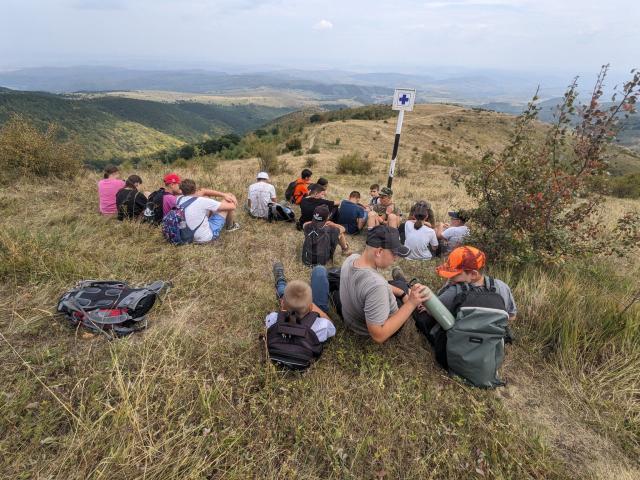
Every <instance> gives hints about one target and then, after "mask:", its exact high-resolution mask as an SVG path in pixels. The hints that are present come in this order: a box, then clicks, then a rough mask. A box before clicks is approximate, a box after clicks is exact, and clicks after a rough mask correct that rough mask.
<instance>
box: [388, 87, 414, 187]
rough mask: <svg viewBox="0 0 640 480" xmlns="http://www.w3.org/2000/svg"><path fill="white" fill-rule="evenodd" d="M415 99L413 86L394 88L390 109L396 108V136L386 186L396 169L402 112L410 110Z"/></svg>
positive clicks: (390, 182) (389, 185) (391, 180)
mask: <svg viewBox="0 0 640 480" xmlns="http://www.w3.org/2000/svg"><path fill="white" fill-rule="evenodd" d="M415 101H416V91H415V89H413V88H396V90H395V92H394V93H393V105H392V106H391V108H392V110H398V123H397V124H396V138H395V139H394V141H393V153H392V154H391V166H390V167H389V179H388V180H387V187H389V188H391V184H392V183H393V174H394V173H395V171H396V161H397V159H398V147H399V146H400V133H401V132H402V121H403V120H404V112H405V111H408V112H411V111H412V110H413V105H414V103H415Z"/></svg>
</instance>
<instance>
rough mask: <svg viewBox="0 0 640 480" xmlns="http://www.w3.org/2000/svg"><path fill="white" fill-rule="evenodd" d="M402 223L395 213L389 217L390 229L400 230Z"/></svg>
mask: <svg viewBox="0 0 640 480" xmlns="http://www.w3.org/2000/svg"><path fill="white" fill-rule="evenodd" d="M399 223H400V218H398V215H396V214H395V213H389V214H388V215H387V224H388V225H389V226H390V227H394V228H398V224H399Z"/></svg>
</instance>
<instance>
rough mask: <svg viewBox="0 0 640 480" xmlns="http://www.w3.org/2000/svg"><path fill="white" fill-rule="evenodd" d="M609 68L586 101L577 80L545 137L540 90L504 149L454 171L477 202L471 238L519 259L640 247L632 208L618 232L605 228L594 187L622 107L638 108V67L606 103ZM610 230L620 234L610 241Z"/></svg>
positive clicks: (551, 259) (554, 259)
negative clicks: (538, 124)
mask: <svg viewBox="0 0 640 480" xmlns="http://www.w3.org/2000/svg"><path fill="white" fill-rule="evenodd" d="M607 68H608V67H607V66H605V67H603V69H602V71H601V72H600V75H599V76H598V79H597V81H596V85H595V88H594V89H593V93H592V97H591V98H590V99H587V102H586V105H585V106H584V107H583V108H578V105H577V97H578V86H577V82H576V81H574V82H573V84H572V85H571V86H570V87H569V88H568V89H567V91H566V92H565V94H564V98H563V102H562V104H561V105H560V106H559V107H558V110H557V112H556V118H557V119H558V120H557V121H556V123H555V124H554V125H552V126H551V128H550V129H549V131H548V132H547V134H546V135H545V137H543V138H541V136H540V135H538V134H537V129H536V126H535V124H534V122H535V120H536V119H537V117H538V112H539V107H537V106H536V101H537V100H538V98H537V96H536V97H534V98H533V100H532V101H531V102H530V103H529V105H528V107H527V109H526V110H525V111H524V112H523V113H522V114H521V115H520V116H519V117H518V118H517V121H516V125H515V131H514V134H513V136H512V138H511V140H510V142H509V143H508V145H507V146H506V147H505V148H504V150H503V151H502V152H498V153H493V152H489V153H487V154H486V155H485V156H484V157H483V158H482V160H481V161H480V162H475V163H473V162H469V163H468V164H467V165H465V168H464V169H461V170H460V172H459V173H458V174H457V175H456V176H455V177H454V180H456V181H457V182H459V183H461V184H463V185H464V187H465V189H466V191H467V194H468V195H469V196H470V197H471V198H473V199H474V200H475V201H476V202H477V207H476V208H474V209H473V210H472V211H471V212H470V213H471V215H470V216H471V219H472V222H473V226H472V228H471V231H472V238H470V241H472V242H474V243H477V244H478V245H480V246H481V247H482V248H483V249H484V250H485V251H486V253H487V254H488V256H489V257H491V258H494V259H497V260H500V261H504V262H507V263H512V264H514V265H518V266H521V265H524V264H526V263H560V262H563V261H566V259H567V258H568V257H571V256H579V255H584V254H586V253H594V252H600V251H602V250H603V249H605V248H606V249H607V251H609V252H612V253H613V252H615V253H619V254H624V253H625V252H628V251H631V250H632V249H631V248H626V249H625V250H624V251H622V250H621V245H623V244H626V246H628V247H635V246H637V243H638V242H640V236H634V235H635V233H634V232H635V229H636V227H639V226H638V222H637V216H635V217H634V216H629V217H628V219H625V221H623V222H622V223H619V227H618V228H617V229H615V230H614V231H613V232H610V231H605V230H603V228H602V224H601V223H600V222H598V218H597V217H596V216H595V215H596V212H597V211H598V210H599V207H600V206H601V205H602V197H601V196H600V195H597V193H594V192H593V191H592V189H591V187H592V182H591V181H590V179H591V178H592V177H594V176H599V175H602V174H603V173H604V172H605V171H606V169H607V166H608V164H607V161H606V158H605V156H604V152H606V146H607V144H608V143H609V142H610V141H611V139H612V138H613V137H614V135H615V132H616V131H617V130H618V128H619V118H620V117H619V115H618V112H619V111H628V112H633V111H634V105H635V103H636V98H637V96H639V95H640V73H636V74H634V77H633V79H632V80H631V81H629V82H627V83H625V84H624V87H623V89H624V90H623V92H622V95H619V98H620V99H619V100H618V101H617V103H616V102H614V103H613V104H610V105H606V106H603V104H602V103H601V97H602V95H603V85H604V80H605V77H606V73H607ZM576 112H577V113H576ZM575 117H577V118H575ZM574 125H575V127H573V126H574ZM634 218H635V219H636V220H635V221H632V220H634ZM607 236H616V237H618V236H621V237H620V238H617V239H616V240H615V241H614V239H613V237H612V238H611V239H610V240H609V241H607V238H606V237H607ZM627 241H630V242H632V243H630V244H627Z"/></svg>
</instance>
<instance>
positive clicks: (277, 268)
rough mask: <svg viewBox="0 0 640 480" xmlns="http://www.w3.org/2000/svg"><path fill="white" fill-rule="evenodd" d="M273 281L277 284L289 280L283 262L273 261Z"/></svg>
mask: <svg viewBox="0 0 640 480" xmlns="http://www.w3.org/2000/svg"><path fill="white" fill-rule="evenodd" d="M273 281H274V283H276V284H277V283H278V282H279V281H285V282H286V281H287V277H285V276H284V265H282V262H278V261H275V262H273Z"/></svg>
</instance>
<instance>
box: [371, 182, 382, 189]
mask: <svg viewBox="0 0 640 480" xmlns="http://www.w3.org/2000/svg"><path fill="white" fill-rule="evenodd" d="M369 190H380V185H378V184H377V183H374V184H373V185H371V186H370V187H369Z"/></svg>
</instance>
